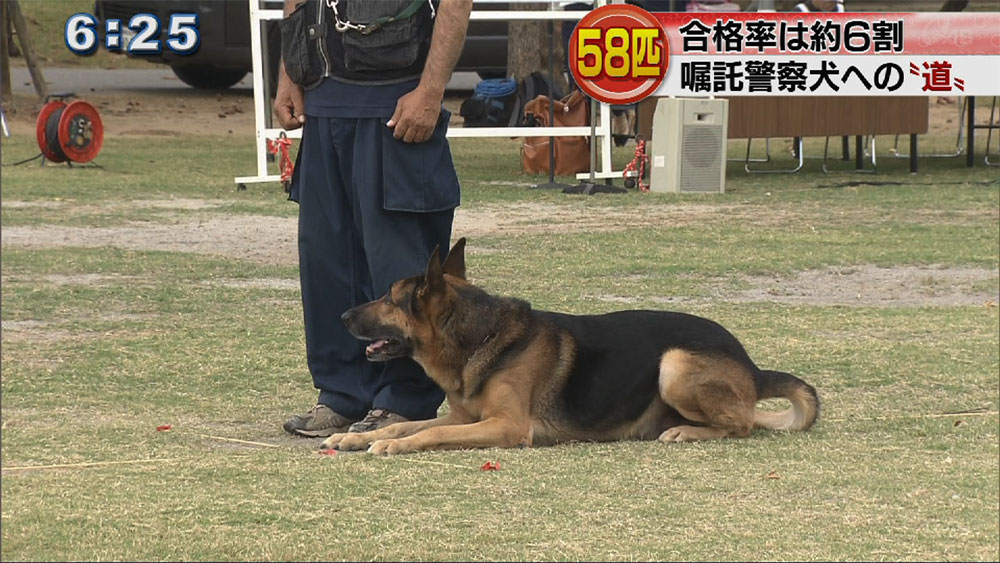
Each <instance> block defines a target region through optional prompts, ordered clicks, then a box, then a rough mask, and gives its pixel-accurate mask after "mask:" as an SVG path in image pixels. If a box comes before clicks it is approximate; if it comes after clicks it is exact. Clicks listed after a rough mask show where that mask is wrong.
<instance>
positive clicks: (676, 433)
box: [659, 426, 698, 442]
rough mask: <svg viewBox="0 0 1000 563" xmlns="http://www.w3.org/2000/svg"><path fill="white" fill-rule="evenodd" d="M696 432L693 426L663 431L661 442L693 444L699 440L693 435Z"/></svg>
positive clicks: (675, 427) (676, 427)
mask: <svg viewBox="0 0 1000 563" xmlns="http://www.w3.org/2000/svg"><path fill="white" fill-rule="evenodd" d="M692 430H694V428H693V427H691V426H674V427H672V428H668V429H666V430H664V431H663V434H660V438H659V440H660V441H661V442H691V441H693V440H697V439H698V438H696V437H695V436H694V435H693V433H692V432H691V431H692Z"/></svg>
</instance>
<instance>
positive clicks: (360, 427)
mask: <svg viewBox="0 0 1000 563" xmlns="http://www.w3.org/2000/svg"><path fill="white" fill-rule="evenodd" d="M409 420H410V419H408V418H406V417H405V416H403V415H401V414H396V413H394V412H392V411H389V410H386V409H372V410H370V411H368V415H367V416H365V417H364V418H363V419H361V420H359V421H357V422H355V423H354V424H352V425H351V427H350V429H349V430H348V432H354V433H357V432H371V431H372V430H378V429H379V428H384V427H386V426H389V425H390V424H395V423H397V422H407V421H409Z"/></svg>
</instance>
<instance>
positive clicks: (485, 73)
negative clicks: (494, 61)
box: [476, 70, 507, 80]
mask: <svg viewBox="0 0 1000 563" xmlns="http://www.w3.org/2000/svg"><path fill="white" fill-rule="evenodd" d="M476 74H478V75H479V78H480V79H482V80H489V79H491V78H507V73H506V72H500V71H496V70H477V71H476Z"/></svg>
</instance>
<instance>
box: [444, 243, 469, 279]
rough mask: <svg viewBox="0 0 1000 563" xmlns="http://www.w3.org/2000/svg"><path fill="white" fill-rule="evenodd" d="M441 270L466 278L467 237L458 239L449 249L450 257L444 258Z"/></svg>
mask: <svg viewBox="0 0 1000 563" xmlns="http://www.w3.org/2000/svg"><path fill="white" fill-rule="evenodd" d="M441 271H443V272H444V273H446V274H451V275H453V276H455V277H456V278H462V279H463V280H464V279H465V237H462V238H460V239H458V241H457V242H456V243H455V246H452V247H451V250H449V251H448V257H447V258H445V259H444V265H443V266H441Z"/></svg>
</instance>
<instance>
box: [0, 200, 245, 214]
mask: <svg viewBox="0 0 1000 563" xmlns="http://www.w3.org/2000/svg"><path fill="white" fill-rule="evenodd" d="M229 203H230V202H228V201H225V200H221V199H197V198H185V197H179V198H173V199H134V200H129V201H106V202H101V204H100V206H97V205H78V204H76V202H75V201H74V200H51V201H22V200H17V199H15V200H4V201H3V202H2V203H0V206H2V207H7V208H10V209H26V208H33V209H38V208H45V209H64V208H68V207H72V208H73V209H75V210H80V209H89V208H93V209H102V210H108V209H170V210H181V211H198V210H203V209H214V208H216V207H221V206H223V205H227V204H229Z"/></svg>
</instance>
